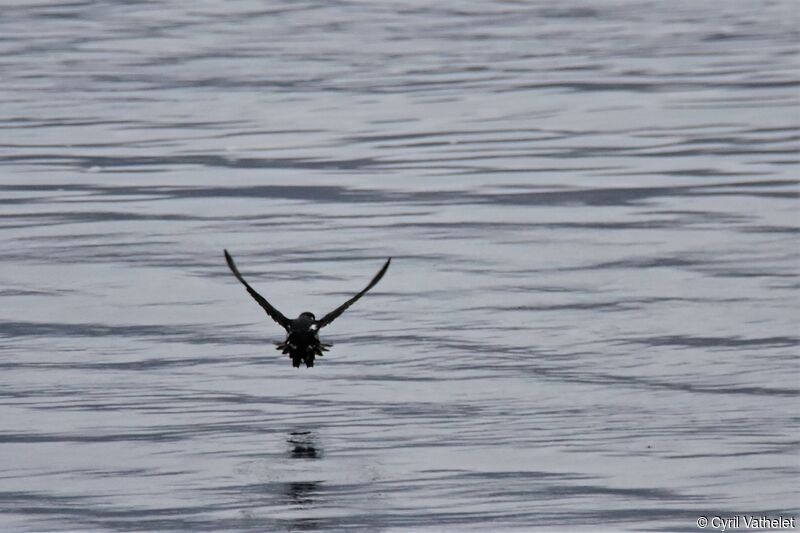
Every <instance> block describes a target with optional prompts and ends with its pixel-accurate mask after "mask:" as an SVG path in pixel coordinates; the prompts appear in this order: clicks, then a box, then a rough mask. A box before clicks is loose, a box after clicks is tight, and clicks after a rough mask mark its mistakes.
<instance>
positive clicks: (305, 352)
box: [224, 250, 392, 368]
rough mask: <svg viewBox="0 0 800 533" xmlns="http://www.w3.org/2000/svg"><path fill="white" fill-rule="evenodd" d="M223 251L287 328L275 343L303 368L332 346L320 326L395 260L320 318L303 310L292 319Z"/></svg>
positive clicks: (261, 302) (249, 289)
mask: <svg viewBox="0 0 800 533" xmlns="http://www.w3.org/2000/svg"><path fill="white" fill-rule="evenodd" d="M224 251H225V261H226V262H227V263H228V268H230V269H231V272H233V275H234V276H236V279H238V280H239V281H240V282H241V283H242V285H244V287H245V289H247V292H248V293H250V296H252V297H253V299H254V300H255V301H256V302H258V305H260V306H261V307H262V308H263V309H264V311H266V312H267V315H269V317H270V318H271V319H272V320H274V321H275V322H277V323H278V325H280V326H281V327H282V328H283V329H285V330H286V340H284V341H282V342H276V343H275V345H276V349H277V350H280V351H281V352H282V353H283V354H288V355H289V357H290V358H291V359H292V366H293V367H295V368H300V363H305V365H306V367H307V368H308V367H313V366H314V359H315V358H316V356H317V355H319V356H320V357H321V356H322V354H323V353H324V352H327V351H328V350H329V349H330V348H331V346H333V344H331V343H325V342H321V341H320V340H319V330H320V329H322V328H324V327H325V326H327V325H328V324H330V323H331V322H333V321H334V320H336V319H337V318H338V317H339V315H341V314H342V313H344V312H345V311H346V310H347V308H348V307H350V306H351V305H353V304H354V303H356V302H357V301H358V300H359V299H360V298H361V297H362V296H364V295H365V294H366V293H367V291H368V290H370V289H371V288H372V287H374V286H375V285H376V284H377V283H378V282H379V281H380V280H381V278H383V275H384V274H386V271H387V270H388V269H389V265H390V264H391V262H392V258H391V257H390V258H389V259H387V260H386V263H384V264H383V267H381V269H380V270H379V271H378V273H377V274H375V277H373V278H372V281H370V282H369V285H367V286H366V287H365V288H364V289H363V290H362V291H361V292H359V293H358V294H356V295H355V296H353V297H352V298H350V299H349V300H347V301H346V302H345V303H343V304H342V305H340V306H339V307H337V308H336V309H334V310H333V311H331V312H330V313H328V314H327V315H325V316H323V317H322V318H320V319H319V320H317V317H316V316H315V315H314V313H312V312H310V311H304V312H302V313H300V316H298V317H297V318H295V319H289V318H286V316H284V314H283V313H281V312H280V311H278V310H277V309H276V308H274V307H273V306H272V304H270V303H269V302H268V301H267V299H266V298H264V297H263V296H261V295H260V294H259V293H258V292H256V290H255V289H254V288H253V287H251V286H250V284H249V283H247V281H245V279H244V277H243V276H242V275H241V274H240V273H239V269H238V268H236V263H234V262H233V257H231V254H229V253H228V250H224Z"/></svg>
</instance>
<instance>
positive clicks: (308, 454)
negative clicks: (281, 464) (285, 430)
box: [286, 431, 322, 459]
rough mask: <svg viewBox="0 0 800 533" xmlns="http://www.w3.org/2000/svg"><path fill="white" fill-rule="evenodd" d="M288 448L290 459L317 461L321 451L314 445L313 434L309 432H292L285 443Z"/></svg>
mask: <svg viewBox="0 0 800 533" xmlns="http://www.w3.org/2000/svg"><path fill="white" fill-rule="evenodd" d="M286 442H288V443H289V446H290V448H291V449H290V450H289V455H290V456H291V457H292V459H319V458H320V457H322V450H318V449H317V446H316V444H314V434H313V433H311V432H310V431H293V432H291V433H289V438H288V439H287V441H286Z"/></svg>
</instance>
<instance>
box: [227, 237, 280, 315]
mask: <svg viewBox="0 0 800 533" xmlns="http://www.w3.org/2000/svg"><path fill="white" fill-rule="evenodd" d="M225 261H227V262H228V268H230V269H231V272H233V275H234V276H236V279H238V280H239V281H241V282H242V285H244V286H245V288H246V289H247V292H249V293H250V296H252V297H253V299H254V300H255V301H257V302H258V305H260V306H261V307H263V308H264V311H266V312H267V314H268V315H269V316H270V318H272V320H274V321H275V322H277V323H278V324H280V325H281V326H283V329H285V330H287V331H288V329H289V319H288V318H286V317H285V316H283V313H281V312H280V311H278V310H277V309H275V308H274V307H272V306H271V305H270V303H269V302H268V301H267V300H266V298H264V297H263V296H261V295H260V294H258V293H257V292H256V291H255V289H254V288H253V287H251V286H250V285H249V284H248V283H247V282H246V281H245V280H244V278H243V277H242V275H241V274H239V269H238V268H236V263H234V262H233V257H231V254H229V253H228V250H225Z"/></svg>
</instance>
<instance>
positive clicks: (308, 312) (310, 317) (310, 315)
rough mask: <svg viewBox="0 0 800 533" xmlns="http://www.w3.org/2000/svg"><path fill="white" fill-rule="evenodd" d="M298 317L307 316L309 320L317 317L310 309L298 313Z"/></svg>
mask: <svg viewBox="0 0 800 533" xmlns="http://www.w3.org/2000/svg"><path fill="white" fill-rule="evenodd" d="M300 318H307V319H309V320H316V319H317V317H315V316H314V313H311V312H310V311H306V312H304V313H300Z"/></svg>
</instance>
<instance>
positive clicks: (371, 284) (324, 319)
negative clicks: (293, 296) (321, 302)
mask: <svg viewBox="0 0 800 533" xmlns="http://www.w3.org/2000/svg"><path fill="white" fill-rule="evenodd" d="M391 262H392V258H391V257H390V258H389V259H387V260H386V262H385V263H384V264H383V268H381V269H380V270H379V271H378V273H377V274H375V277H374V278H372V281H370V282H369V285H367V286H366V288H365V289H364V290H362V291H361V292H359V293H358V294H356V295H355V296H353V297H352V298H350V299H349V300H347V301H346V302H345V303H343V304H342V305H340V306H339V307H337V308H336V309H334V310H333V311H331V312H330V313H328V314H327V315H325V316H324V317H322V318H321V319H319V320H317V325H318V326H319V327H321V328H324V327H325V326H327V325H328V324H330V323H331V322H333V321H334V320H336V319H337V318H338V317H339V315H341V314H342V313H344V312H345V311H347V308H348V307H350V306H351V305H353V304H354V303H356V302H357V301H358V299H359V298H361V297H362V296H364V295H365V294H367V291H368V290H370V289H371V288H372V287H374V286H375V285H376V284H377V283H378V282H379V281H380V280H381V278H382V277H383V275H384V274H386V271H387V270H388V269H389V264H390V263H391Z"/></svg>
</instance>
